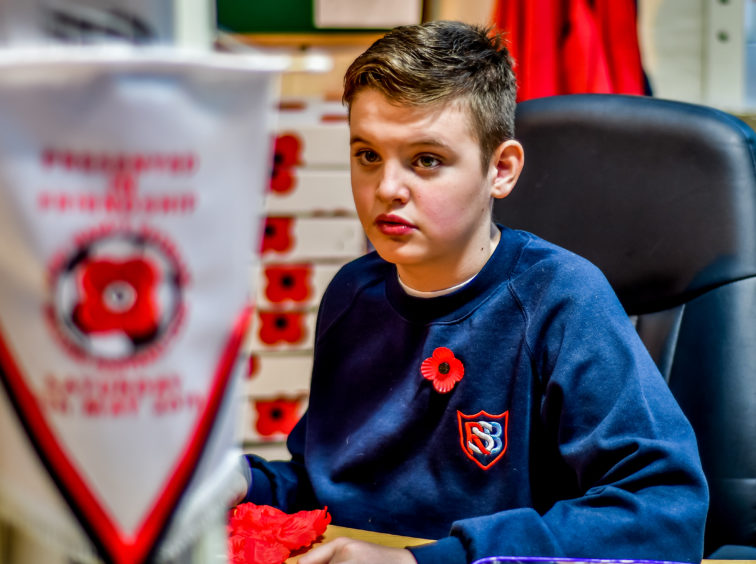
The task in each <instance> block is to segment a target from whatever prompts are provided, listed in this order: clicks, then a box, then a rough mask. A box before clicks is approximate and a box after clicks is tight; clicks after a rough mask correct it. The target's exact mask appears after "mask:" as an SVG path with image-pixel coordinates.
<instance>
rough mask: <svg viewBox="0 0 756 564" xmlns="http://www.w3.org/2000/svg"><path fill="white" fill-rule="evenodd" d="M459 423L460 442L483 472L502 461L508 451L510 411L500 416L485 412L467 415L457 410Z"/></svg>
mask: <svg viewBox="0 0 756 564" xmlns="http://www.w3.org/2000/svg"><path fill="white" fill-rule="evenodd" d="M457 421H458V423H459V442H460V445H461V446H462V452H464V453H465V455H466V456H467V458H469V459H470V460H472V461H473V462H474V463H475V464H477V465H478V466H479V467H480V468H481V469H483V470H488V469H489V468H491V466H493V465H494V464H496V463H497V462H498V461H499V460H501V457H502V456H503V455H504V453H505V452H506V450H507V426H508V423H509V411H508V410H507V411H505V412H504V413H500V414H499V415H491V414H490V413H486V412H485V411H479V412H478V413H476V414H475V415H465V414H464V413H462V412H461V411H459V410H457Z"/></svg>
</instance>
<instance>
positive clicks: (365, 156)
mask: <svg viewBox="0 0 756 564" xmlns="http://www.w3.org/2000/svg"><path fill="white" fill-rule="evenodd" d="M355 156H356V157H357V158H358V159H360V160H361V161H362V162H363V163H364V164H374V163H377V162H378V161H379V160H380V157H379V156H378V153H376V152H375V151H371V150H370V149H362V150H360V151H357V153H356V155H355Z"/></svg>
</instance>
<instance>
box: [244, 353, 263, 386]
mask: <svg viewBox="0 0 756 564" xmlns="http://www.w3.org/2000/svg"><path fill="white" fill-rule="evenodd" d="M259 370H260V359H259V358H258V357H257V355H256V354H251V355H249V360H248V361H247V378H248V379H250V380H251V379H252V378H254V377H255V376H257V373H258V372H259Z"/></svg>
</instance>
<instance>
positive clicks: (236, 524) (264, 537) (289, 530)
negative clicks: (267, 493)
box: [229, 503, 331, 564]
mask: <svg viewBox="0 0 756 564" xmlns="http://www.w3.org/2000/svg"><path fill="white" fill-rule="evenodd" d="M330 522H331V515H330V513H328V508H327V507H326V508H324V509H314V510H312V511H299V512H297V513H293V514H287V513H284V512H283V511H281V510H279V509H276V508H275V507H271V506H269V505H255V504H254V503H242V504H239V505H237V506H236V507H234V508H233V509H232V510H231V512H230V514H229V553H230V554H229V557H230V562H231V564H281V563H282V562H284V561H285V560H286V559H287V558H288V557H289V556H291V552H292V551H294V550H298V549H300V548H305V547H308V546H310V545H311V544H312V543H313V542H315V541H316V540H317V539H318V537H320V536H321V535H322V534H323V533H324V532H325V530H326V527H327V526H328V523H330Z"/></svg>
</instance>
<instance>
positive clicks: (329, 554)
mask: <svg viewBox="0 0 756 564" xmlns="http://www.w3.org/2000/svg"><path fill="white" fill-rule="evenodd" d="M347 540H348V539H345V538H338V539H334V540H332V541H331V542H327V543H325V544H321V545H320V546H316V547H315V548H313V549H312V550H310V551H308V552H307V554H303V555H302V556H301V557H300V558H299V561H298V563H299V564H328V563H329V562H330V561H331V559H332V558H333V557H334V556H335V555H336V553H337V552H338V551H339V550H340V549H341V547H342V546H344V543H346V542H347Z"/></svg>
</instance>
